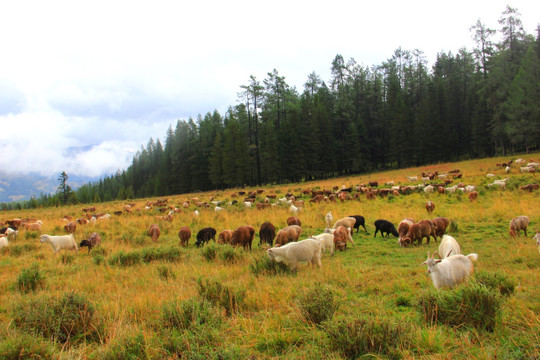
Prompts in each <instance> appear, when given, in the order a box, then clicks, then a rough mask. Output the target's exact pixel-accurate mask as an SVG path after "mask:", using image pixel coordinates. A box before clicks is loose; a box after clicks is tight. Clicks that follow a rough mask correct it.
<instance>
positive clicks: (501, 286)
mask: <svg viewBox="0 0 540 360" xmlns="http://www.w3.org/2000/svg"><path fill="white" fill-rule="evenodd" d="M475 279H476V282H478V283H479V284H482V285H484V286H485V287H487V288H488V289H492V290H497V291H498V292H499V293H500V294H501V295H503V296H509V295H512V294H513V293H514V289H515V287H516V282H515V280H514V279H511V278H508V277H507V276H506V275H505V274H504V273H503V272H501V271H497V272H494V273H489V272H487V271H485V270H481V271H478V272H476V274H475Z"/></svg>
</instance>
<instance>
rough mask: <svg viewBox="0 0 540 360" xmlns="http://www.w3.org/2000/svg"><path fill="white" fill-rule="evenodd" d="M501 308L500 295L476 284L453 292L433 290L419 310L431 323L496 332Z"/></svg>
mask: <svg viewBox="0 0 540 360" xmlns="http://www.w3.org/2000/svg"><path fill="white" fill-rule="evenodd" d="M500 307H501V299H500V297H499V295H498V294H497V293H495V292H493V291H492V290H489V289H488V288H486V287H485V286H482V285H480V284H477V283H470V284H468V285H464V286H460V287H458V288H456V289H453V290H447V291H445V290H443V291H436V290H430V291H427V292H426V293H424V294H422V295H421V296H420V299H419V302H418V308H419V310H420V312H421V313H422V315H423V317H424V320H425V321H426V322H427V323H429V324H434V323H441V324H445V325H450V326H454V327H457V328H461V327H474V328H476V329H481V330H482V329H483V330H488V331H493V329H494V328H495V324H496V320H497V315H498V314H499V310H500Z"/></svg>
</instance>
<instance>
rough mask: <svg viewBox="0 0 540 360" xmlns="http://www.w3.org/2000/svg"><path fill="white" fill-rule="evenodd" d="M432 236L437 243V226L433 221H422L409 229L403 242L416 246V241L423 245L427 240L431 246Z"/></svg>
mask: <svg viewBox="0 0 540 360" xmlns="http://www.w3.org/2000/svg"><path fill="white" fill-rule="evenodd" d="M431 236H433V238H434V239H435V242H437V235H436V231H435V224H434V223H433V222H432V221H431V220H422V221H419V222H417V223H416V224H413V225H411V226H410V227H409V231H407V234H405V236H404V237H403V239H402V241H403V243H406V244H407V243H410V244H414V242H415V241H416V242H417V244H418V245H422V239H424V238H427V243H428V244H429V240H430V237H431Z"/></svg>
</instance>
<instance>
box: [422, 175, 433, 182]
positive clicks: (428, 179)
mask: <svg viewBox="0 0 540 360" xmlns="http://www.w3.org/2000/svg"><path fill="white" fill-rule="evenodd" d="M421 179H422V181H423V182H429V181H431V179H430V178H429V176H424V177H421Z"/></svg>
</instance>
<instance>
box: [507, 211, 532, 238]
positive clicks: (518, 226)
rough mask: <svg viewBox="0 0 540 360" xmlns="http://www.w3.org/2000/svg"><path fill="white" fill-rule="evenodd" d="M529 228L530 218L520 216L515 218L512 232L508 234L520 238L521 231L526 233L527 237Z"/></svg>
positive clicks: (511, 222) (511, 223)
mask: <svg viewBox="0 0 540 360" xmlns="http://www.w3.org/2000/svg"><path fill="white" fill-rule="evenodd" d="M527 226H529V218H528V217H527V216H524V215H522V216H518V217H517V218H513V219H512V220H511V221H510V231H509V232H508V233H509V234H510V236H512V237H514V236H516V234H517V236H519V233H520V231H521V230H523V232H524V233H525V237H526V236H527Z"/></svg>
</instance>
